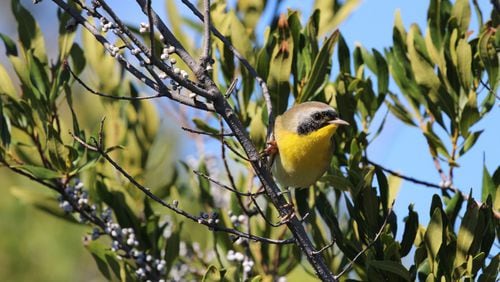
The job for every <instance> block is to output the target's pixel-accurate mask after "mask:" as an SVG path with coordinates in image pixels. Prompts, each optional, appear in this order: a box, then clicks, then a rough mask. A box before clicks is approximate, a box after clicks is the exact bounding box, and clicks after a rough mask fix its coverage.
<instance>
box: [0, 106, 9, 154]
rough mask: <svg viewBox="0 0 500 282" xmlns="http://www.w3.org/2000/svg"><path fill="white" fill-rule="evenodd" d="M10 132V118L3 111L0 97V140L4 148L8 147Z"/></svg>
mask: <svg viewBox="0 0 500 282" xmlns="http://www.w3.org/2000/svg"><path fill="white" fill-rule="evenodd" d="M10 132H11V126H10V119H9V117H8V116H7V115H6V114H5V113H4V107H3V102H2V100H1V99H0V141H1V144H2V145H3V146H4V147H5V148H8V147H9V145H10V140H11V135H10ZM0 158H1V155H0Z"/></svg>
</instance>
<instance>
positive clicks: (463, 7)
mask: <svg viewBox="0 0 500 282" xmlns="http://www.w3.org/2000/svg"><path fill="white" fill-rule="evenodd" d="M470 16H471V11H470V4H469V1H468V0H457V1H456V2H455V5H453V8H452V9H451V18H454V19H456V21H457V22H458V27H459V28H460V34H461V35H463V34H465V33H467V31H468V28H469V23H470ZM451 20H452V19H450V21H451Z"/></svg>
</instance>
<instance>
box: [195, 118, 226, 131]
mask: <svg viewBox="0 0 500 282" xmlns="http://www.w3.org/2000/svg"><path fill="white" fill-rule="evenodd" d="M192 121H193V123H194V125H195V126H196V128H198V129H199V130H201V131H203V132H207V133H212V134H220V132H219V131H218V130H217V129H215V128H213V127H212V126H210V125H208V123H206V122H205V121H204V120H202V119H200V118H193V120H192Z"/></svg>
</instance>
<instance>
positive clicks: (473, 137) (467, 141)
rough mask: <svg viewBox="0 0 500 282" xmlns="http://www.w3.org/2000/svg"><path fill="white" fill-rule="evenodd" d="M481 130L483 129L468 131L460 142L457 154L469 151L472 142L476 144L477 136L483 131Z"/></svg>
mask: <svg viewBox="0 0 500 282" xmlns="http://www.w3.org/2000/svg"><path fill="white" fill-rule="evenodd" d="M483 131H484V130H478V131H474V132H472V133H470V134H469V136H467V138H465V141H464V143H463V144H462V146H461V148H460V151H459V153H458V154H459V156H463V155H464V154H465V153H467V151H469V150H470V149H471V148H472V147H473V146H474V144H476V141H477V139H479V136H480V135H481V133H483Z"/></svg>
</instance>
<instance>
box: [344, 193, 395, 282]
mask: <svg viewBox="0 0 500 282" xmlns="http://www.w3.org/2000/svg"><path fill="white" fill-rule="evenodd" d="M393 206H394V201H393V202H392V204H391V208H390V209H389V211H388V212H387V215H386V216H385V219H384V223H382V226H380V229H379V230H378V232H377V234H375V238H373V240H372V241H371V242H370V243H369V244H368V245H367V246H366V247H365V248H364V249H363V250H361V252H359V253H358V254H357V255H356V256H355V257H354V259H352V260H351V261H350V262H349V263H348V264H347V265H346V266H345V267H344V269H342V271H341V272H340V273H339V274H337V275H336V276H335V278H336V279H339V278H340V277H341V276H342V275H344V274H345V273H346V272H347V271H348V270H350V269H351V267H352V266H353V265H354V263H356V261H357V260H358V258H359V257H360V256H361V255H363V254H364V253H365V252H366V251H368V249H370V248H371V247H372V246H373V244H375V242H377V240H378V239H379V237H380V235H382V232H383V231H384V229H385V226H386V225H387V221H388V220H389V216H390V215H391V213H392V207H393Z"/></svg>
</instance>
